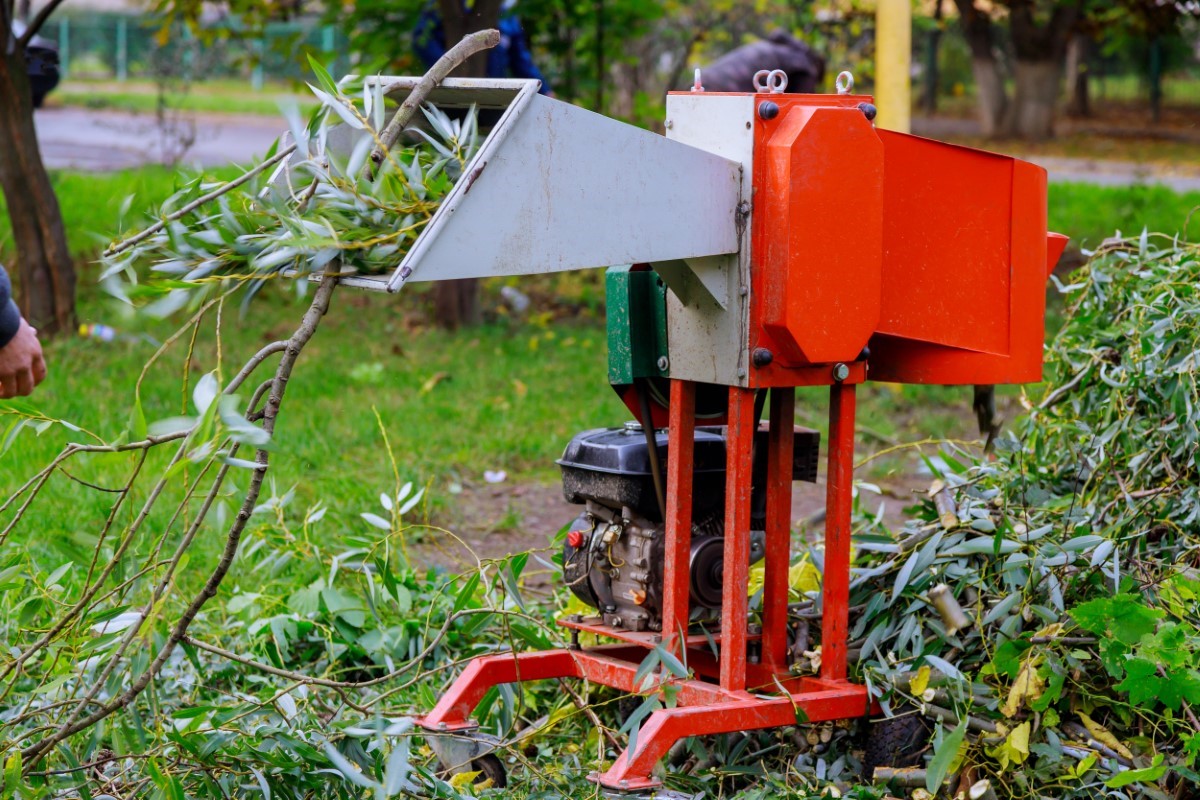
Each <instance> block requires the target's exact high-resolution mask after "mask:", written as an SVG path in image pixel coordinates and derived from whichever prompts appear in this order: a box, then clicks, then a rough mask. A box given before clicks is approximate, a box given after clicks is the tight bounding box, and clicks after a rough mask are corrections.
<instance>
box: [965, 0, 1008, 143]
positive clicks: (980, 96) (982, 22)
mask: <svg viewBox="0 0 1200 800" xmlns="http://www.w3.org/2000/svg"><path fill="white" fill-rule="evenodd" d="M954 4H955V6H957V7H958V18H959V22H960V24H961V25H962V31H963V36H964V37H965V38H966V40H967V46H968V47H970V48H971V72H972V74H973V75H974V76H975V97H976V102H977V104H978V106H979V126H980V128H981V129H982V132H983V135H984V136H987V137H992V136H997V135H999V134H1000V133H1001V132H1002V130H1003V124H1004V114H1005V111H1006V109H1007V106H1008V95H1007V93H1006V92H1005V89H1004V76H1002V75H1001V74H1000V63H999V62H998V61H997V60H996V49H995V47H994V44H993V37H992V33H993V31H992V20H991V18H990V17H989V16H988V12H987V11H984V10H981V9H978V8H976V7H975V3H974V0H954Z"/></svg>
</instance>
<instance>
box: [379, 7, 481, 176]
mask: <svg viewBox="0 0 1200 800" xmlns="http://www.w3.org/2000/svg"><path fill="white" fill-rule="evenodd" d="M498 44H500V31H498V30H496V29H495V28H492V29H490V30H486V31H477V32H475V33H472V34H469V35H467V36H464V37H463V39H462V41H460V42H459V43H458V44H456V45H454V47H451V48H450V49H449V50H448V51H446V54H445V55H444V56H442V57H441V58H439V59H438V60H437V63H435V64H434V65H433V67H432V68H430V70H429V72H426V73H425V76H424V77H423V78H421V82H420V83H418V84H417V85H416V86H415V87H413V90H412V92H411V93H409V95H408V97H406V98H405V99H404V102H403V103H401V104H400V108H398V109H396V113H395V114H394V115H393V116H392V119H391V121H389V122H388V124H387V125H386V126H385V127H384V129H383V131H382V132H381V133H380V134H379V142H380V144H379V145H376V146H375V149H374V150H372V151H371V164H372V166H375V167H377V166H379V165H380V164H382V163H383V159H384V158H385V157H386V156H387V151H388V150H390V149H391V147H392V145H394V144H395V143H396V140H397V139H399V138H400V133H401V131H403V130H404V129H405V128H406V127H408V123H410V122H411V121H412V118H413V115H415V114H416V113H417V109H418V108H420V107H421V104H422V103H424V102H425V100H426V99H427V98H428V97H429V93H430V92H432V91H433V89H434V88H435V87H436V86H437V85H438V84H439V83H441V82H442V81H443V80H445V78H446V76H448V75H449V74H450V73H451V72H453V71H454V70H455V69H456V68H458V67H459V66H461V65H462V64H463V63H464V62H466V61H467V59H469V58H470V57H471V56H473V55H475V54H476V53H479V52H482V51H484V50H488V49H491V48H493V47H495V46H496V45H498Z"/></svg>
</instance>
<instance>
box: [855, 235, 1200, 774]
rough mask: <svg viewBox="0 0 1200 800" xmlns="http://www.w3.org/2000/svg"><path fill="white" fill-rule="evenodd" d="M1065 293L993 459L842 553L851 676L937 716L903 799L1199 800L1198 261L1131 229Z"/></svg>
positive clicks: (944, 483) (946, 480)
mask: <svg viewBox="0 0 1200 800" xmlns="http://www.w3.org/2000/svg"><path fill="white" fill-rule="evenodd" d="M1073 279H1074V281H1075V283H1073V284H1072V285H1071V286H1069V287H1067V290H1068V292H1069V300H1070V303H1071V305H1070V309H1069V312H1068V315H1069V316H1068V321H1067V323H1066V325H1065V326H1064V327H1063V329H1062V331H1061V332H1060V333H1059V335H1058V336H1057V337H1056V338H1055V340H1054V341H1053V342H1052V343H1051V345H1050V346H1049V349H1048V354H1047V373H1046V374H1047V387H1048V388H1047V390H1046V393H1045V395H1044V397H1043V398H1042V399H1041V400H1040V402H1037V403H1036V404H1034V403H1030V404H1029V405H1030V408H1029V414H1028V416H1027V417H1026V418H1025V419H1023V420H1022V421H1021V422H1020V424H1018V425H1017V426H1016V428H1015V430H1014V431H1013V432H1012V433H1011V434H1009V435H1008V436H1007V437H1006V438H1005V439H1003V440H1002V441H1001V442H1000V443H999V445H998V447H997V449H998V451H999V452H998V455H997V458H996V459H995V460H994V461H991V462H982V463H975V464H973V465H969V464H964V463H962V462H960V461H959V460H956V459H954V458H947V459H946V467H945V468H944V469H943V470H942V472H943V474H942V475H941V480H940V481H939V483H940V484H941V486H935V487H934V488H935V491H937V493H939V494H941V497H940V498H939V500H940V502H937V503H935V502H934V500H933V499H932V498H931V499H930V500H929V501H928V502H926V503H924V504H923V513H922V516H921V517H920V518H918V519H915V520H913V521H911V522H910V523H909V524H908V525H907V526H906V527H905V529H904V530H903V531H902V532H901V533H900V534H899V536H892V535H891V534H889V533H886V532H883V531H879V530H874V531H868V532H866V533H865V534H864V535H862V536H861V538H860V541H859V542H858V546H859V553H860V558H859V560H858V563H857V565H856V566H857V567H858V570H857V576H856V578H855V582H854V585H853V589H852V604H853V605H855V606H858V607H859V608H860V609H861V612H860V613H858V614H857V615H856V616H854V617H852V619H851V628H852V630H851V639H852V641H851V644H850V647H851V649H852V652H855V653H857V654H859V657H860V662H859V668H860V670H861V673H862V675H863V677H864V678H865V679H867V680H868V681H869V682H870V684H871V685H872V687H873V690H874V691H875V692H876V694H877V695H878V696H879V697H880V699H881V701H882V703H883V704H884V705H885V706H886V707H887V708H888V709H889V710H890V711H891V712H893V713H905V712H912V711H913V710H914V709H915V710H916V711H917V712H918V713H923V714H924V715H925V716H926V717H927V718H929V719H931V720H934V721H935V722H934V725H933V727H934V728H935V731H934V735H933V741H932V746H931V748H930V751H929V752H928V753H926V756H927V758H928V761H927V763H926V769H925V771H924V773H922V774H919V775H918V778H919V780H918V781H915V782H909V783H908V785H909V786H912V785H914V783H920V784H921V786H922V788H923V789H924V790H926V791H936V790H937V789H938V788H939V787H943V786H946V787H949V788H950V791H949V792H948V793H947V796H949V795H951V794H954V793H955V792H957V791H962V792H967V791H969V787H971V786H973V785H976V783H977V782H978V781H980V780H987V781H988V782H989V783H990V784H991V787H992V788H993V789H994V790H995V791H996V792H997V794H998V795H999V796H1001V797H1036V796H1039V795H1041V796H1046V795H1050V796H1054V797H1095V796H1098V795H1099V794H1104V793H1107V792H1109V791H1112V790H1119V792H1120V793H1121V794H1119V795H1113V796H1123V797H1152V798H1165V797H1181V796H1191V795H1192V794H1193V793H1194V792H1196V791H1197V789H1196V787H1197V786H1198V785H1200V775H1198V774H1197V772H1196V771H1195V764H1196V757H1197V755H1198V754H1200V723H1198V722H1197V717H1196V712H1195V711H1194V706H1195V705H1196V704H1200V671H1198V669H1200V614H1198V612H1197V599H1198V598H1200V569H1198V566H1200V473H1198V470H1197V448H1198V442H1200V391H1198V389H1197V378H1198V376H1200V349H1198V345H1200V248H1198V247H1196V246H1195V245H1188V244H1182V243H1180V242H1178V241H1175V240H1168V239H1166V238H1165V237H1155V236H1148V235H1146V234H1143V236H1142V237H1141V238H1140V239H1135V240H1128V241H1125V242H1122V243H1119V244H1113V245H1110V246H1108V247H1106V248H1105V249H1104V250H1102V251H1101V252H1100V253H1098V254H1097V255H1096V256H1095V257H1094V258H1093V259H1092V260H1091V262H1090V263H1089V264H1088V265H1087V266H1086V267H1085V268H1083V269H1082V270H1081V271H1080V272H1078V273H1077V274H1076V275H1075V276H1073ZM942 487H944V488H942ZM918 764H919V760H918ZM978 791H980V792H982V791H983V790H982V789H979V790H978ZM970 796H972V797H976V796H985V795H983V794H972V795H970Z"/></svg>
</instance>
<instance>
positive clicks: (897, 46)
mask: <svg viewBox="0 0 1200 800" xmlns="http://www.w3.org/2000/svg"><path fill="white" fill-rule="evenodd" d="M911 62H912V0H877V3H876V6H875V105H876V106H877V107H878V108H879V115H878V116H877V117H876V118H875V124H876V125H878V126H879V127H881V128H887V129H888V130H892V131H900V132H901V133H908V132H909V118H910V116H911V113H910V112H911V110H912V86H911V80H910V78H909V74H910V71H911V67H912V63H911Z"/></svg>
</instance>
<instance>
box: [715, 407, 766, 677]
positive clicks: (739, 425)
mask: <svg viewBox="0 0 1200 800" xmlns="http://www.w3.org/2000/svg"><path fill="white" fill-rule="evenodd" d="M754 395H755V391H754V390H753V389H741V388H738V387H736V386H734V387H731V388H730V389H729V429H728V434H727V435H726V437H725V566H724V576H723V579H722V581H721V688H722V689H726V690H741V689H745V688H746V612H747V610H748V609H747V606H748V598H747V597H746V587H747V585H748V584H749V582H750V483H751V480H752V478H751V471H752V463H751V462H752V456H753V449H754V429H755V427H756V424H757V422H758V420H756V419H755V418H754Z"/></svg>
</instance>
